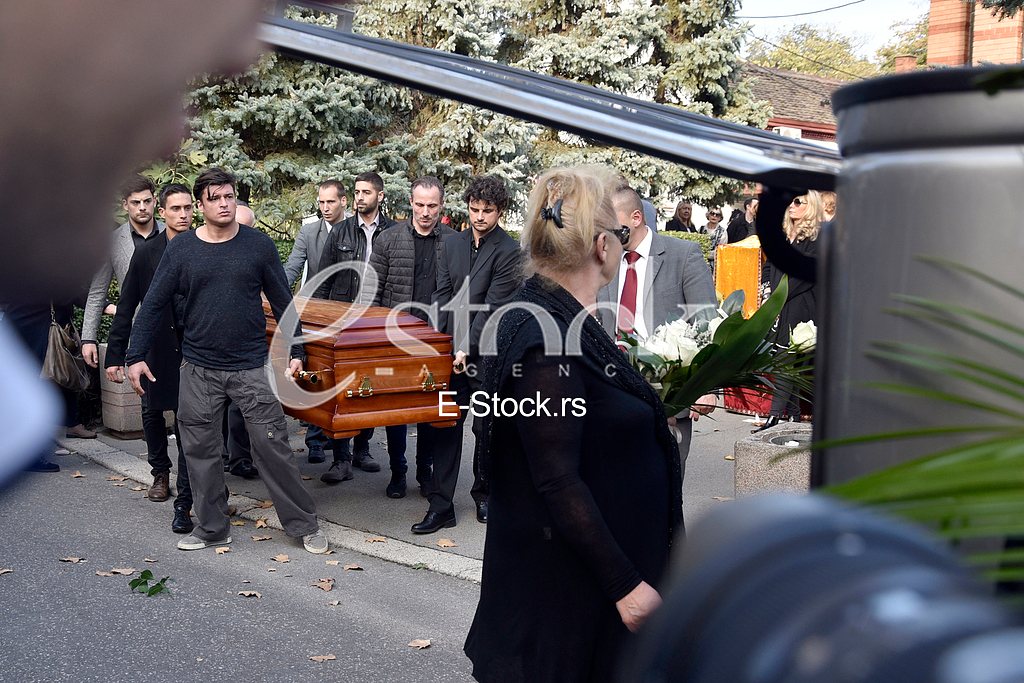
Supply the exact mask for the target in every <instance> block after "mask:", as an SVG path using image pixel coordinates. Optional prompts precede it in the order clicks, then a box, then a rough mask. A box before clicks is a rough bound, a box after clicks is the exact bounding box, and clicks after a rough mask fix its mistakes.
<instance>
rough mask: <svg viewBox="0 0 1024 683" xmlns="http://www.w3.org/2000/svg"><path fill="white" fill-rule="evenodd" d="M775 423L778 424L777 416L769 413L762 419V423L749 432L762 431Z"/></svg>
mask: <svg viewBox="0 0 1024 683" xmlns="http://www.w3.org/2000/svg"><path fill="white" fill-rule="evenodd" d="M777 424H779V418H777V417H776V416H775V415H770V416H768V419H767V420H765V421H764V424H763V425H761V426H760V427H758V428H757V429H751V430H750V433H751V434H757V433H758V432H763V431H764V430H766V429H771V428H772V427H774V426H775V425H777Z"/></svg>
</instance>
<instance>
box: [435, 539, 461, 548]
mask: <svg viewBox="0 0 1024 683" xmlns="http://www.w3.org/2000/svg"><path fill="white" fill-rule="evenodd" d="M437 545H438V546H440V547H441V548H458V547H459V546H458V545H456V543H455V541H453V540H452V539H450V538H442V539H441V540H440V541H438V542H437Z"/></svg>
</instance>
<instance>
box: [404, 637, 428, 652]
mask: <svg viewBox="0 0 1024 683" xmlns="http://www.w3.org/2000/svg"><path fill="white" fill-rule="evenodd" d="M409 647H415V648H417V649H419V650H423V649H426V648H428V647H430V641H429V640H423V639H419V638H418V639H416V640H414V641H412V642H411V643H409Z"/></svg>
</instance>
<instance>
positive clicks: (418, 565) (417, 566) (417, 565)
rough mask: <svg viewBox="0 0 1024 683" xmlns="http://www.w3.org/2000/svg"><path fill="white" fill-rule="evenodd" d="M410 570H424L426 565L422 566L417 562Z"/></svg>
mask: <svg viewBox="0 0 1024 683" xmlns="http://www.w3.org/2000/svg"><path fill="white" fill-rule="evenodd" d="M412 568H413V569H426V568H427V565H425V564H423V563H422V562H417V563H416V564H414V565H413V566H412Z"/></svg>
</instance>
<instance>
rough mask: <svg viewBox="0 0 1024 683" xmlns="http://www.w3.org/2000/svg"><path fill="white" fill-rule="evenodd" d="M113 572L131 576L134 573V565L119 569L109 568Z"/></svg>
mask: <svg viewBox="0 0 1024 683" xmlns="http://www.w3.org/2000/svg"><path fill="white" fill-rule="evenodd" d="M110 571H111V572H112V573H114V574H121V575H123V576H131V575H132V574H134V573H135V567H122V568H121V569H111V570H110Z"/></svg>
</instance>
